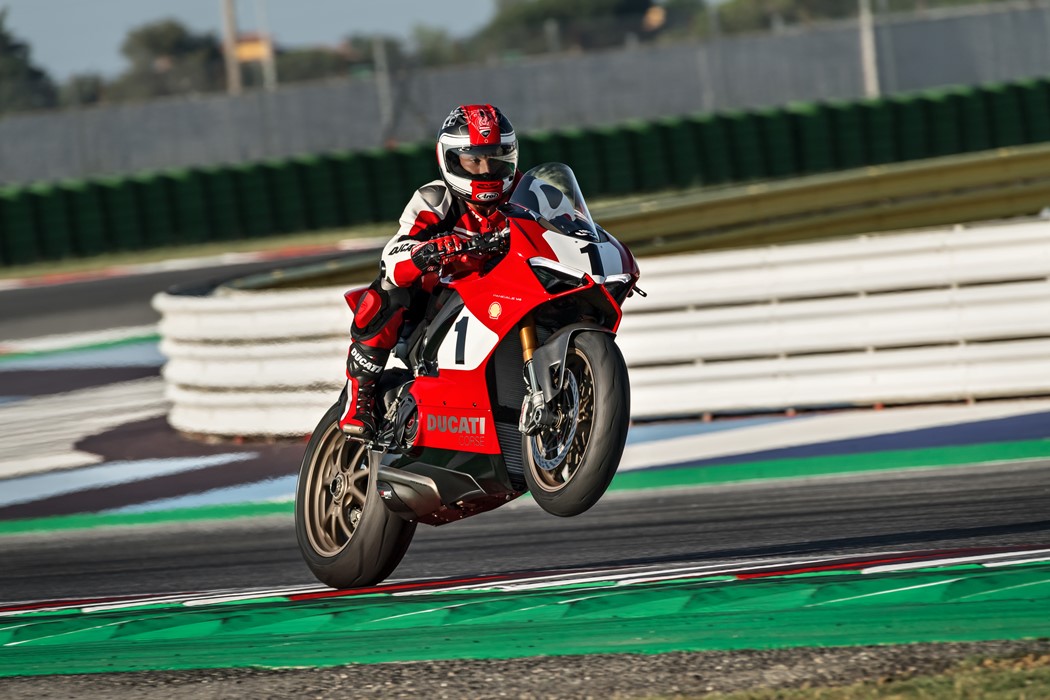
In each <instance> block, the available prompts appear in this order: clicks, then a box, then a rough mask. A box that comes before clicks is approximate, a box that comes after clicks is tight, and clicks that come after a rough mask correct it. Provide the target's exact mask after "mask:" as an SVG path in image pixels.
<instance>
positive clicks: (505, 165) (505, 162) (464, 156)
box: [445, 143, 518, 180]
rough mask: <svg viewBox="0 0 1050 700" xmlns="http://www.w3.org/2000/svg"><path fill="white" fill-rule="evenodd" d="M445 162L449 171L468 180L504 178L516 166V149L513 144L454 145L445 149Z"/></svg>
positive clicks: (509, 174)
mask: <svg viewBox="0 0 1050 700" xmlns="http://www.w3.org/2000/svg"><path fill="white" fill-rule="evenodd" d="M445 163H446V164H447V166H448V170H449V172H451V173H454V174H456V175H459V176H460V177H465V178H467V179H469V180H505V179H507V178H509V177H511V176H512V175H513V174H514V170H515V168H517V166H518V149H517V146H516V145H514V144H498V143H497V144H492V145H488V146H454V147H452V148H449V149H447V150H446V151H445Z"/></svg>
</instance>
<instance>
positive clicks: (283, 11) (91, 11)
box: [0, 0, 496, 81]
mask: <svg viewBox="0 0 1050 700" xmlns="http://www.w3.org/2000/svg"><path fill="white" fill-rule="evenodd" d="M3 7H6V8H7V22H6V24H7V27H8V29H9V30H11V31H12V32H14V34H15V35H16V36H18V38H20V39H22V40H23V41H25V42H27V43H28V44H29V46H30V49H31V57H32V60H33V63H35V64H36V65H38V66H40V67H42V68H44V69H45V70H46V71H47V72H48V73H49V74H50V75H51V77H52V78H54V79H55V80H58V81H63V80H65V79H66V78H68V77H69V76H70V75H72V74H74V73H101V74H102V75H104V76H106V77H113V76H115V75H117V74H118V73H120V72H121V71H122V70H123V69H124V67H125V64H124V57H123V56H121V54H120V45H121V43H123V41H124V37H125V36H126V35H127V33H128V31H129V30H131V29H134V28H136V27H139V26H141V25H143V24H146V23H148V22H153V21H156V20H159V19H165V18H174V19H177V20H178V21H180V22H182V23H183V24H184V25H186V26H187V27H189V28H190V29H192V30H194V31H198V32H204V31H211V32H214V33H215V34H216V36H221V35H222V9H221V8H222V3H221V0H0V8H3ZM495 11H496V3H495V0H440V1H439V2H435V0H237V22H238V25H239V28H240V30H241V31H246V32H251V31H258V30H259V29H260V28H261V27H262V25H263V24H268V25H269V28H270V33H271V34H272V35H273V36H274V38H275V40H276V41H277V43H278V44H280V45H283V46H314V45H331V46H334V45H335V44H338V43H339V41H340V40H341V39H342V38H343V37H345V36H347V35H348V34H356V33H364V34H372V33H379V32H382V33H384V34H388V35H393V36H397V37H403V38H407V37H408V36H409V35H410V34H411V32H412V28H413V27H415V26H416V25H421V24H422V25H427V26H429V27H435V28H439V29H444V30H446V31H447V32H448V33H449V34H451V35H452V36H454V37H462V36H465V35H467V34H470V33H472V32H474V31H476V30H478V29H480V28H481V27H482V26H484V25H485V24H486V23H487V22H488V21H489V20H490V19H492V17H493V16H494V14H495Z"/></svg>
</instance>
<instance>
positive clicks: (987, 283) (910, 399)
mask: <svg viewBox="0 0 1050 700" xmlns="http://www.w3.org/2000/svg"><path fill="white" fill-rule="evenodd" d="M640 264H641V267H642V286H643V288H644V289H645V290H646V291H647V292H648V294H649V296H648V298H644V299H642V298H637V297H636V298H634V299H631V300H629V301H628V303H627V304H626V308H625V315H624V320H623V323H622V325H621V328H620V332H619V336H618V342H619V345H620V347H621V349H622V351H623V354H624V357H625V359H626V360H627V362H628V366H629V367H630V371H631V392H632V410H633V416H632V417H633V418H635V419H656V418H676V417H689V416H702V415H707V414H731V413H754V412H765V411H784V410H789V409H821V408H829V407H842V406H856V405H876V404H887V405H888V404H907V403H917V402H932V401H967V400H978V399H994V398H1006V397H1023V396H1035V395H1046V394H1050V283H1048V280H1050V222H1048V221H1029V222H1023V223H1002V224H986V225H982V226H980V227H978V228H972V229H963V228H954V229H947V230H936V231H921V232H911V233H900V234H887V235H879V236H860V237H854V238H848V239H841V240H834V241H824V242H818V243H799V244H793V245H784V246H766V247H759V248H748V249H739V250H731V251H717V252H707V253H693V254H689V255H677V256H665V257H652V258H644V259H642V260H641V263H640ZM255 287H256V289H258V291H255V292H250V291H243V290H237V289H231V288H228V287H227V288H220V289H218V290H216V292H215V293H214V294H213V295H211V296H201V297H179V296H174V295H170V294H160V295H158V296H157V297H156V298H155V299H154V306H155V308H157V310H158V311H160V312H161V314H162V316H163V320H162V322H161V325H160V330H161V334H162V336H163V342H162V345H161V349H162V351H163V352H164V353H165V354H166V355H167V356H168V357H169V362H168V364H167V366H166V367H165V368H164V378H165V380H166V382H167V387H168V398H169V399H170V400H171V401H172V405H173V408H172V410H171V413H170V414H169V420H170V422H171V423H172V425H173V426H174V427H175V428H177V429H178V430H180V431H183V432H186V433H191V434H199V435H219V436H260V435H265V436H281V435H304V434H307V433H308V432H309V431H310V430H311V429H312V428H313V425H314V423H315V422H316V419H317V417H318V416H319V415H321V414H322V413H323V412H324V411H325V410H326V409H327V408H328V407H329V406H330V405H331V403H332V401H333V400H334V399H335V397H336V396H337V394H338V392H339V390H340V388H341V386H342V384H343V377H344V376H345V375H344V363H345V358H346V347H347V338H348V328H349V323H350V320H351V317H350V312H349V311H348V310H347V308H346V306H345V304H344V303H343V300H342V294H343V292H344V291H345V288H344V287H342V286H326V287H324V288H318V289H298V290H290V291H287V292H275V291H267V290H266V289H265V288H264V287H265V285H264V284H261V283H260V284H256V285H255Z"/></svg>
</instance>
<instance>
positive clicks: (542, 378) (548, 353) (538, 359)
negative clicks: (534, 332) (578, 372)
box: [532, 321, 616, 402]
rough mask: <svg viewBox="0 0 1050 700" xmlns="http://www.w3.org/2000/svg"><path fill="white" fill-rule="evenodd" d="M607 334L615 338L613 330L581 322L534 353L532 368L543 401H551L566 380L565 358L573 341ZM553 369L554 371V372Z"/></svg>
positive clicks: (572, 325) (549, 339)
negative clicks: (583, 337)
mask: <svg viewBox="0 0 1050 700" xmlns="http://www.w3.org/2000/svg"><path fill="white" fill-rule="evenodd" d="M585 332H586V333H593V332H597V333H607V334H609V335H612V336H615V335H616V334H615V333H613V332H612V331H611V330H609V329H608V328H606V327H605V326H600V325H598V324H597V323H590V322H587V321H581V322H579V323H572V324H569V325H568V326H564V327H562V328H560V329H558V331H557V332H555V333H554V335H552V336H551V337H550V338H548V339H547V342H546V343H544V344H543V345H541V346H540V347H539V348H537V349H536V351H535V352H533V353H532V368H533V370H535V372H534V374H535V376H536V381H537V383H538V384H539V385H540V386H539V388H540V390H541V391H542V392H543V400H544V401H545V402H549V401H551V400H552V399H553V398H554V397H555V396H557V395H558V392H559V391H561V387H562V386H564V379H565V356H566V355H567V354H568V352H569V345H570V344H571V343H572V339H573V338H574V337H575V336H577V335H578V334H580V333H585ZM552 369H553V371H552Z"/></svg>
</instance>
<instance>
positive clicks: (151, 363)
mask: <svg viewBox="0 0 1050 700" xmlns="http://www.w3.org/2000/svg"><path fill="white" fill-rule="evenodd" d="M166 361H167V359H166V358H165V357H164V355H162V354H161V353H160V350H159V348H158V343H157V341H156V340H152V339H151V340H143V341H141V342H134V343H127V344H122V345H114V346H113V347H104V348H91V349H80V350H64V351H62V352H54V353H42V354H39V355H27V356H22V357H7V358H0V372H20V371H24V370H46V369H106V368H112V367H160V366H161V365H163V364H164V363H165V362H166Z"/></svg>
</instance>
